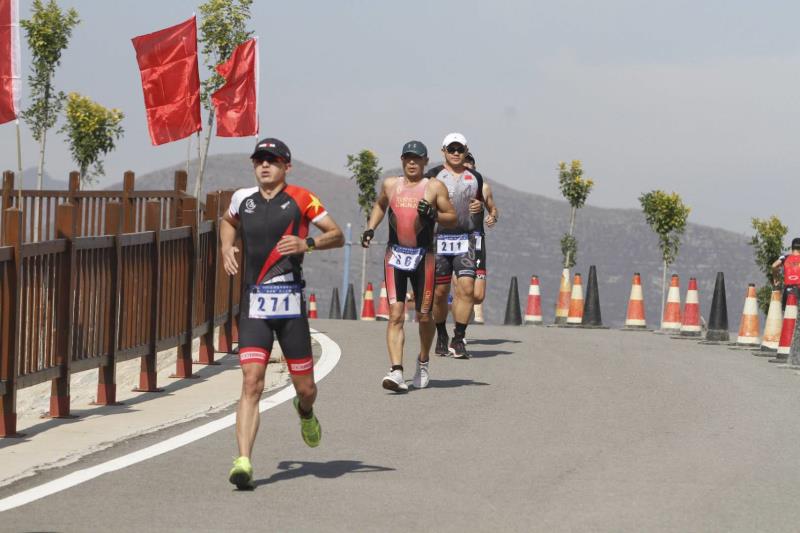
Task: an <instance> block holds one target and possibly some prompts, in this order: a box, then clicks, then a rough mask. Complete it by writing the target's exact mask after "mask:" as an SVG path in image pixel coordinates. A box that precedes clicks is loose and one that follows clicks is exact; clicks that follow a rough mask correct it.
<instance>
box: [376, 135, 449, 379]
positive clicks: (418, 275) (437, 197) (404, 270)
mask: <svg viewBox="0 0 800 533" xmlns="http://www.w3.org/2000/svg"><path fill="white" fill-rule="evenodd" d="M400 161H401V163H402V166H403V175H402V176H399V177H390V178H386V179H384V180H383V183H382V184H381V192H380V195H379V196H378V200H377V201H376V202H375V205H374V206H373V207H372V212H371V213H370V217H369V222H368V223H367V229H366V230H365V231H364V233H363V234H362V235H361V245H362V246H363V247H364V248H369V244H370V241H372V239H373V237H374V236H375V228H377V227H378V225H379V224H380V223H381V220H383V217H384V215H385V214H386V213H387V210H388V213H389V240H388V244H387V247H386V257H385V259H384V269H385V274H386V293H387V297H388V299H389V322H388V324H387V326H386V344H387V346H388V348H389V362H390V363H391V369H390V370H389V373H388V374H386V376H385V377H384V378H383V388H384V389H388V390H391V391H395V392H405V391H407V390H408V386H407V385H406V382H405V379H404V378H403V344H404V341H405V333H404V331H403V322H404V320H405V300H406V287H407V285H406V282H407V281H411V286H412V287H413V289H414V303H415V306H416V309H417V316H418V317H419V339H420V345H421V349H420V353H419V357H418V358H417V369H416V372H415V373H414V379H413V381H412V385H413V386H414V387H415V388H418V389H423V388H425V387H427V386H428V381H429V375H428V362H429V359H428V355H429V354H430V351H431V344H432V343H433V332H434V327H433V321H432V320H431V314H430V313H431V305H432V304H433V287H434V285H433V278H434V271H435V260H434V248H433V245H434V242H433V230H434V225H435V224H436V223H437V222H438V223H439V224H440V225H442V226H450V225H453V224H454V223H455V222H456V213H455V211H454V210H453V206H452V205H451V204H450V200H448V197H447V189H446V188H445V186H444V185H443V184H442V183H441V182H440V181H438V180H436V179H429V178H425V177H423V172H424V171H425V165H426V164H428V149H427V148H425V145H424V144H422V143H421V142H419V141H409V142H407V143H406V144H405V145H404V146H403V151H402V153H401V155H400Z"/></svg>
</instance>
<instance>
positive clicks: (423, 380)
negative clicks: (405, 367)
mask: <svg viewBox="0 0 800 533" xmlns="http://www.w3.org/2000/svg"><path fill="white" fill-rule="evenodd" d="M429 363H430V361H425V362H424V363H423V362H421V361H420V360H419V359H417V371H416V372H414V380H413V381H412V382H411V384H412V385H413V386H414V388H415V389H424V388H425V387H427V386H428V383H429V382H430V377H429V375H428V364H429Z"/></svg>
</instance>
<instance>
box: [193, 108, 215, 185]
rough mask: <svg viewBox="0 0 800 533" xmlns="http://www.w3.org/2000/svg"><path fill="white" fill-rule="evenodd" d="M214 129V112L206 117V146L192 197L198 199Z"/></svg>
mask: <svg viewBox="0 0 800 533" xmlns="http://www.w3.org/2000/svg"><path fill="white" fill-rule="evenodd" d="M213 129H214V110H212V111H211V113H210V114H209V115H208V132H207V133H206V146H205V148H204V149H203V154H202V157H201V158H200V170H199V172H198V173H197V179H196V180H195V182H194V197H195V198H198V199H199V198H200V192H201V191H202V190H203V174H204V173H205V171H206V159H208V147H209V145H210V144H211V131H212V130H213Z"/></svg>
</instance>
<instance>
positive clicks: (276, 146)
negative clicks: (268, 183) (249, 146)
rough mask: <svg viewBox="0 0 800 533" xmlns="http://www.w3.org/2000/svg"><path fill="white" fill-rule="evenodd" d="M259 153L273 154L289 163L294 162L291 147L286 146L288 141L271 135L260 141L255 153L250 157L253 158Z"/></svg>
mask: <svg viewBox="0 0 800 533" xmlns="http://www.w3.org/2000/svg"><path fill="white" fill-rule="evenodd" d="M258 154H272V155H274V156H278V157H280V158H281V159H283V160H284V161H286V162H287V163H291V162H292V152H290V151H289V147H288V146H286V143H284V142H283V141H281V140H278V139H273V138H271V137H270V138H268V139H262V140H260V141H258V143H257V144H256V147H255V149H254V150H253V154H252V155H251V156H250V159H253V158H254V157H256V156H257V155H258Z"/></svg>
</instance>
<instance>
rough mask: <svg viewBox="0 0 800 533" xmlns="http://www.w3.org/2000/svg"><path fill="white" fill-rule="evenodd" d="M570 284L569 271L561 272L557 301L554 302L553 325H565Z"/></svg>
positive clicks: (567, 314)
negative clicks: (554, 315) (554, 316)
mask: <svg viewBox="0 0 800 533" xmlns="http://www.w3.org/2000/svg"><path fill="white" fill-rule="evenodd" d="M569 300H570V284H569V269H568V268H565V269H564V270H562V271H561V285H560V286H559V287H558V300H557V301H556V319H555V322H554V323H555V324H566V323H567V316H569Z"/></svg>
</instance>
